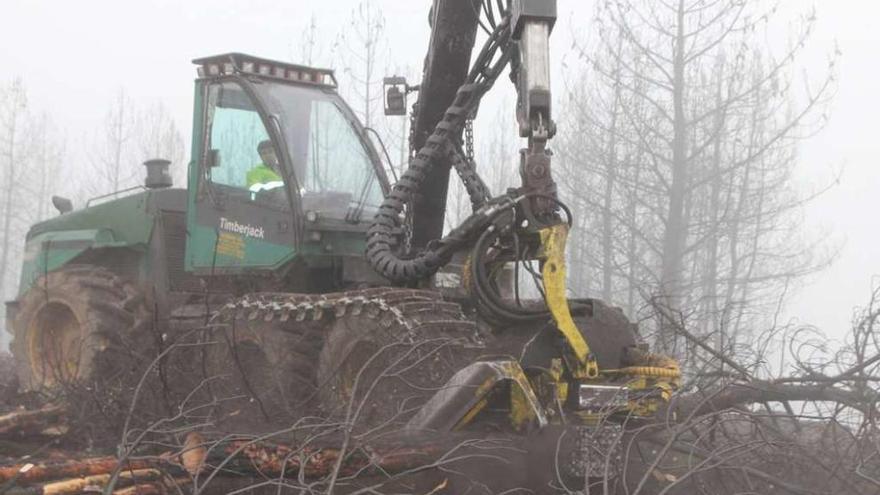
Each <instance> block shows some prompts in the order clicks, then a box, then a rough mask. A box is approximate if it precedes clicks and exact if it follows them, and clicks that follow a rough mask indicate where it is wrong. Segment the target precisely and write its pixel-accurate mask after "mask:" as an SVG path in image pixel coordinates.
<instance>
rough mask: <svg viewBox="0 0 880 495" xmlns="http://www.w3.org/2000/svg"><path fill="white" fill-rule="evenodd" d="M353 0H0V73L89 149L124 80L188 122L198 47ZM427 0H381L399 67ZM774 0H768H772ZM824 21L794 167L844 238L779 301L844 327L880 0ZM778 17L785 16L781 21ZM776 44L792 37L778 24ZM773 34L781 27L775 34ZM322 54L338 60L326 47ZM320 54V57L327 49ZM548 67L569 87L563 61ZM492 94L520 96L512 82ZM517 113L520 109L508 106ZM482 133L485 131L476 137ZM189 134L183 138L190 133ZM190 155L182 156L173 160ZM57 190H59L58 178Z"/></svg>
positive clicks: (792, 9)
mask: <svg viewBox="0 0 880 495" xmlns="http://www.w3.org/2000/svg"><path fill="white" fill-rule="evenodd" d="M357 3H358V1H357V0H322V1H320V2H314V1H304V0H288V1H269V0H249V1H242V0H211V1H208V0H186V1H171V0H139V1H131V0H80V1H68V0H55V1H49V0H2V2H0V4H2V5H0V81H2V83H3V84H6V83H8V82H9V81H10V80H11V79H12V78H13V77H16V76H20V77H22V78H23V80H24V83H25V86H26V87H27V90H28V95H29V102H30V105H31V108H32V109H33V110H36V111H37V112H39V111H46V112H48V113H49V114H50V115H51V116H52V117H53V118H54V120H55V122H56V123H57V124H58V125H59V127H61V128H62V129H63V130H64V133H65V135H66V138H67V157H68V160H67V163H68V168H69V169H73V168H75V167H76V166H78V164H82V163H83V162H84V157H83V154H84V149H83V147H82V146H81V145H80V143H81V142H82V141H83V139H84V137H85V136H88V135H91V134H93V132H94V130H95V129H96V128H98V126H100V125H101V122H102V119H103V116H104V113H105V112H106V110H107V107H108V106H109V105H110V103H111V101H112V98H113V95H114V94H115V93H116V91H117V90H118V89H119V88H121V87H124V88H125V90H126V92H127V93H128V95H129V96H130V97H131V98H132V99H134V100H135V101H137V102H138V104H142V105H149V104H152V103H155V102H159V101H161V102H163V103H164V104H165V105H166V107H167V108H168V109H169V110H171V112H172V113H173V115H174V118H175V120H176V122H177V124H178V126H179V127H180V128H181V129H182V130H183V131H184V132H185V133H186V135H187V136H188V134H189V126H190V121H191V115H190V113H191V105H192V79H193V78H194V76H195V70H194V67H193V66H192V65H191V64H190V60H191V59H193V58H196V57H200V56H204V55H210V54H216V53H223V52H229V51H241V52H245V53H252V54H255V55H260V56H264V57H267V58H277V59H281V60H296V59H298V58H299V54H300V51H299V47H298V46H297V45H298V42H299V40H300V33H301V32H302V30H303V29H304V27H305V26H306V25H307V24H308V23H309V20H310V18H311V16H312V14H313V13H314V14H315V16H316V18H317V21H318V26H319V28H321V29H322V30H323V32H326V39H324V40H323V41H324V43H322V44H323V45H324V46H325V47H328V48H329V46H330V45H331V44H332V42H333V39H334V38H335V37H336V36H337V34H338V33H339V31H340V30H341V29H344V26H345V22H346V21H347V20H348V18H349V15H350V11H351V9H352V8H353V7H354V6H355V5H356V4H357ZM430 3H431V2H430V0H374V4H375V5H377V6H380V7H382V8H383V9H384V11H385V16H386V19H387V21H388V24H387V27H386V35H387V37H388V45H389V47H388V49H389V50H390V51H392V53H393V56H394V59H395V60H396V61H398V62H399V63H400V64H401V67H389V68H388V69H389V71H394V72H401V73H402V72H407V70H406V69H407V67H408V69H409V75H410V76H411V77H412V76H415V75H416V74H417V73H418V70H419V68H420V67H421V63H422V59H423V57H424V54H425V51H426V48H427V43H428V26H427V10H428V7H429V5H430ZM768 3H769V2H768ZM780 3H781V7H782V14H781V16H780V19H792V18H794V17H795V16H796V15H798V13H802V12H804V11H806V10H808V8H809V5H810V3H809V2H806V1H802V0H782V1H781V2H780ZM559 5H560V10H561V19H560V22H559V25H558V29H557V31H556V32H555V33H554V43H555V49H556V52H555V54H554V55H555V58H556V59H557V61H561V60H562V59H563V58H564V57H565V56H566V54H567V52H568V49H569V47H570V46H571V37H572V33H573V30H585V29H586V28H587V27H588V26H589V20H590V17H591V13H592V11H593V2H592V0H559ZM815 6H816V10H817V14H818V17H819V21H818V26H817V31H816V33H815V36H814V37H813V39H812V41H811V46H810V47H808V50H807V53H806V54H807V56H806V58H805V59H804V63H803V64H802V65H803V67H802V69H803V70H804V71H806V74H808V77H809V74H811V73H816V72H817V71H818V72H821V71H822V70H823V69H824V67H825V59H826V56H827V54H828V53H829V52H831V51H833V50H834V47H835V42H836V43H837V45H838V46H839V47H840V50H841V51H842V52H843V58H842V63H841V66H840V70H839V74H840V81H839V89H838V93H837V96H836V99H835V102H834V104H833V105H832V107H831V121H830V124H829V125H828V126H827V128H826V129H825V130H824V131H823V132H822V133H820V134H819V135H817V136H815V137H813V138H812V139H811V140H810V141H808V142H806V143H804V144H803V145H802V147H801V154H800V155H801V159H800V164H799V166H798V169H797V179H798V182H799V183H800V184H802V186H803V187H804V189H805V190H810V189H811V188H815V187H819V186H820V185H822V184H824V183H827V181H828V180H830V178H832V177H834V175H835V173H836V171H838V170H840V169H842V170H843V175H842V178H841V181H840V184H839V185H837V186H836V187H834V188H833V189H832V190H831V191H829V192H828V193H826V194H824V195H823V196H821V197H820V198H819V199H818V200H816V201H815V202H814V203H812V204H811V205H810V206H809V207H808V208H807V210H806V213H805V217H804V227H805V229H806V230H807V231H808V232H814V233H819V234H820V235H823V236H827V237H828V238H829V239H830V240H831V242H830V243H829V245H830V246H842V248H841V251H840V255H839V257H838V259H837V261H836V263H835V264H834V265H833V266H832V267H831V268H829V269H827V270H825V271H824V272H822V273H821V274H818V275H816V276H813V277H811V278H810V279H809V280H808V284H807V286H806V287H803V288H802V289H800V290H798V291H797V292H796V293H795V294H794V297H793V298H792V299H791V304H790V305H789V307H788V308H787V309H786V311H785V312H784V314H783V320H784V321H786V320H788V319H790V318H797V319H798V320H799V321H800V322H803V323H812V324H815V325H817V326H819V327H821V328H823V329H824V330H825V331H827V332H828V333H829V334H831V335H834V336H836V337H839V338H843V337H844V336H845V333H846V331H847V328H848V326H849V320H850V316H851V313H852V310H853V308H854V307H856V306H858V305H860V304H863V303H865V302H866V301H867V299H868V296H869V291H870V289H871V287H872V283H874V282H877V278H876V276H877V275H880V247H878V244H880V220H878V213H877V212H878V210H880V208H878V207H880V167H878V163H877V162H878V160H880V136H878V132H877V125H876V124H875V121H874V119H876V118H877V116H878V114H880V104H878V97H877V91H878V90H880V68H878V62H880V54H878V47H880V33H878V31H880V29H878V26H877V21H876V20H877V19H878V18H880V2H876V1H875V0H819V1H816V2H815ZM781 27H784V25H783V26H781ZM778 37H779V39H771V40H768V42H769V43H771V44H778V43H781V42H784V40H785V35H784V31H780V32H779V36H778ZM771 38H773V36H771ZM326 56H327V53H326V51H325V53H324V60H322V61H324V62H325V64H324V65H332V60H326V58H327V57H326ZM319 59H320V57H319ZM558 65H559V67H560V70H559V73H557V74H554V77H555V78H556V82H557V87H556V89H557V95H560V94H561V92H562V85H561V84H560V79H561V78H562V77H564V74H563V73H562V69H561V67H562V66H561V63H560V64H558ZM500 86H502V87H503V89H502V90H501V91H500V93H499V94H495V95H492V96H491V98H490V100H489V102H488V103H487V104H486V105H484V114H489V115H492V114H494V113H495V112H492V111H485V109H486V108H492V107H493V106H497V105H499V104H500V102H502V101H505V98H506V100H507V101H512V98H511V96H510V95H511V91H510V89H509V85H505V84H500ZM511 115H512V109H511ZM478 139H479V137H478ZM187 142H188V141H187ZM175 165H177V166H185V165H184V164H175ZM59 192H63V191H59Z"/></svg>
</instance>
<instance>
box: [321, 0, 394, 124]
mask: <svg viewBox="0 0 880 495" xmlns="http://www.w3.org/2000/svg"><path fill="white" fill-rule="evenodd" d="M384 46H385V16H384V15H383V14H382V11H381V9H379V8H378V7H376V6H375V5H373V3H372V1H371V0H362V1H361V2H360V3H358V5H357V7H356V8H355V9H354V10H353V11H352V13H351V18H350V20H349V21H348V23H346V24H345V27H344V29H343V31H342V32H341V33H339V35H338V38H337V40H336V43H335V44H334V47H333V52H334V53H335V55H336V56H337V57H339V60H340V62H341V64H342V65H341V67H342V73H343V75H344V77H345V81H346V83H345V84H344V85H343V88H342V89H343V92H345V93H346V94H348V98H347V99H348V101H350V102H353V104H354V106H355V112H356V113H357V114H358V116H359V117H360V119H361V121H362V122H363V123H364V125H365V126H366V127H372V126H373V125H374V124H375V114H376V108H377V107H378V106H379V105H380V104H381V101H382V91H381V89H380V88H381V84H382V77H383V76H384V74H380V72H379V71H380V69H381V68H382V64H381V60H382V57H383V56H384V55H385V53H384V51H383V48H384Z"/></svg>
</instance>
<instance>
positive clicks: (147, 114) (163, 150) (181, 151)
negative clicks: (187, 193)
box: [137, 103, 187, 184]
mask: <svg viewBox="0 0 880 495" xmlns="http://www.w3.org/2000/svg"><path fill="white" fill-rule="evenodd" d="M137 143H138V154H139V157H140V159H139V160H138V163H142V162H144V161H145V160H148V159H151V158H164V159H166V160H169V161H170V162H171V164H172V165H171V167H172V173H173V177H174V181H175V183H177V184H186V171H187V158H186V146H185V145H184V142H183V135H182V134H181V133H180V130H179V129H178V127H177V124H176V123H175V122H174V119H173V118H172V116H171V114H170V113H169V112H168V110H167V109H166V108H165V105H163V104H162V103H156V104H155V105H153V106H151V107H149V108H147V109H145V110H142V111H141V112H140V114H139V117H138V122H137Z"/></svg>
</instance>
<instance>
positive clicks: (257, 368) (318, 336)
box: [7, 0, 680, 469]
mask: <svg viewBox="0 0 880 495" xmlns="http://www.w3.org/2000/svg"><path fill="white" fill-rule="evenodd" d="M484 3H485V2H481V1H480V0H435V1H434V4H433V7H432V10H431V16H430V22H431V26H432V30H431V40H430V47H429V52H428V55H427V57H426V59H425V67H424V72H423V79H422V81H421V84H420V85H418V86H408V85H407V84H406V82H405V80H403V79H400V78H389V79H387V80H386V95H385V104H386V105H385V106H386V113H388V114H392V115H393V114H397V115H405V114H406V113H407V104H406V99H407V94H408V93H410V92H415V91H418V101H417V102H416V104H415V105H414V106H413V107H412V115H411V119H412V131H411V136H410V144H411V158H410V161H409V166H408V168H407V170H405V171H404V172H403V174H402V175H401V176H400V177H399V178H397V179H396V180H395V182H394V183H391V181H389V179H388V177H387V175H386V168H385V166H384V165H383V163H382V161H381V159H380V155H379V154H378V153H377V150H376V148H375V147H374V145H373V144H372V141H371V140H370V138H369V137H368V132H369V130H368V129H365V128H364V126H363V125H362V124H361V123H360V122H359V121H358V119H357V118H356V117H355V115H354V113H353V112H352V110H351V109H350V108H349V106H348V105H347V104H346V103H345V102H344V101H343V100H342V98H340V96H339V95H338V94H337V83H336V79H335V77H334V74H333V72H332V71H329V70H324V69H317V68H312V67H304V66H299V65H292V64H288V63H282V62H276V61H271V60H266V59H262V58H256V57H252V56H248V55H242V54H227V55H219V56H213V57H207V58H202V59H198V60H195V61H194V63H195V65H196V66H197V68H198V78H197V79H196V81H195V98H194V101H195V104H194V110H193V128H192V129H193V138H192V155H191V156H192V159H191V162H190V164H189V171H188V188H187V189H175V188H172V187H171V181H170V179H169V174H168V165H169V164H168V162H167V161H163V160H151V161H149V162H147V163H146V167H147V170H148V173H147V179H146V182H145V184H144V186H143V187H142V188H139V190H137V191H127V192H125V194H116V195H115V196H114V197H113V198H112V199H110V198H101V199H99V200H98V201H96V202H95V203H96V204H93V205H91V206H87V207H86V208H83V209H78V210H72V208H71V207H70V204H69V202H68V201H65V200H63V199H61V198H55V203H56V207H58V209H59V210H60V211H61V213H62V214H61V215H59V216H58V217H56V218H53V219H51V220H48V221H45V222H42V223H39V224H37V225H34V226H33V227H32V228H31V229H30V231H29V233H28V235H27V242H26V249H25V256H24V266H23V270H22V276H21V286H20V292H19V294H18V297H17V298H16V300H14V301H11V302H9V303H7V308H8V311H7V318H8V323H7V328H8V329H9V331H11V332H12V333H13V334H14V342H13V344H12V351H13V353H14V357H15V362H16V366H17V373H18V378H19V382H20V386H21V387H22V388H24V389H27V390H32V391H33V390H37V391H38V390H49V389H52V388H53V387H58V386H60V385H61V384H64V383H68V382H77V381H78V382H90V381H91V382H97V381H99V380H101V379H102V377H104V376H106V375H107V374H108V373H112V369H110V368H108V367H112V366H119V365H121V362H123V361H124V363H125V365H130V366H134V365H137V364H143V365H144V366H145V365H147V364H149V363H150V362H151V361H152V360H153V358H154V357H155V356H156V354H157V352H156V350H157V346H160V347H161V344H162V341H163V340H169V339H173V336H174V335H180V334H181V333H184V332H188V331H192V329H194V328H206V327H207V328H210V331H211V332H214V337H216V338H214V339H213V342H214V344H213V345H211V346H208V350H207V351H205V352H203V353H202V355H201V356H200V358H201V360H202V361H203V363H204V365H203V366H202V369H203V371H204V372H206V373H208V374H209V376H212V377H218V378H217V381H220V382H222V381H225V382H226V383H227V384H228V385H229V386H230V387H232V388H234V389H235V390H236V391H238V392H240V394H238V395H240V396H243V397H245V398H246V399H247V400H246V401H245V402H246V403H247V404H259V407H260V409H261V411H262V414H264V415H265V416H266V418H267V419H268V420H270V421H271V420H274V419H279V418H289V417H290V415H292V414H294V415H295V414H300V415H306V414H315V411H319V412H321V413H326V414H329V415H334V414H335V415H339V414H344V411H345V405H346V404H351V403H352V402H353V401H358V400H360V401H363V408H362V409H363V411H362V414H361V416H360V417H361V418H362V426H361V427H362V428H363V429H364V430H367V429H370V428H373V429H378V428H399V427H406V428H411V429H416V430H433V431H468V430H481V429H490V430H492V431H508V432H511V434H520V433H528V432H535V431H541V430H543V429H545V428H548V427H553V426H554V425H555V426H558V427H560V428H563V429H566V428H567V429H571V430H574V431H589V430H591V429H595V428H600V427H601V428H608V427H609V425H610V427H612V428H614V427H615V425H618V426H617V427H620V428H622V426H620V425H622V424H624V423H625V422H626V421H629V420H631V419H632V418H640V417H647V416H650V415H652V414H653V413H655V412H656V411H657V410H658V409H660V408H662V407H663V406H664V404H665V403H666V402H667V401H668V400H669V397H670V395H671V393H672V392H673V391H674V390H675V389H676V387H677V386H678V381H679V378H680V372H679V369H678V366H677V364H676V363H675V362H674V361H672V360H670V359H667V358H663V357H661V356H656V355H652V354H650V353H649V352H647V349H646V347H645V346H644V345H643V344H642V343H641V342H640V341H639V340H638V336H637V333H636V329H635V327H634V325H632V324H631V323H630V322H629V321H628V320H627V319H626V318H625V317H624V315H623V313H622V312H621V311H619V310H617V309H615V308H612V307H610V306H608V305H606V304H604V303H602V302H600V301H597V300H591V299H574V300H570V299H569V298H568V295H567V292H566V285H565V284H566V239H567V237H568V233H569V228H570V226H571V225H572V218H571V214H570V211H569V210H568V209H567V208H566V206H565V204H564V203H563V200H562V199H561V198H559V196H558V195H557V190H556V185H555V183H554V179H553V175H552V173H551V172H552V166H551V164H552V153H551V152H550V149H549V143H550V142H551V140H552V138H553V137H554V134H555V133H556V124H555V122H554V120H553V113H552V111H551V110H552V109H551V101H552V93H551V84H550V72H551V68H550V35H551V32H552V30H553V27H554V23H555V20H556V2H555V0H508V1H507V2H502V1H501V0H499V1H498V2H497V4H495V3H493V2H491V1H489V2H488V5H484ZM481 11H482V14H481ZM479 25H483V27H484V28H485V29H486V30H487V32H488V37H487V39H486V40H485V42H484V43H483V46H482V48H481V49H480V50H479V51H478V52H476V54H475V55H474V54H473V53H472V51H473V49H474V46H475V44H476V39H477V30H478V27H479ZM508 67H509V68H510V72H511V79H512V80H513V81H514V83H515V86H516V89H517V93H518V95H519V97H518V104H517V115H518V123H519V131H520V136H521V137H522V138H523V139H524V140H525V143H526V144H525V147H524V149H523V150H522V152H521V157H520V163H519V164H518V166H519V173H520V176H521V185H520V186H519V187H517V188H512V189H510V190H508V191H505V192H500V193H499V192H497V191H496V192H490V191H489V189H488V188H487V186H486V185H485V183H484V182H483V181H482V180H481V178H480V175H479V173H478V170H477V168H476V166H475V164H474V161H473V158H472V155H471V153H469V152H468V151H467V150H468V149H469V148H470V146H469V144H471V143H468V138H469V136H470V135H471V134H470V132H466V131H467V130H469V121H470V120H471V119H473V118H474V117H475V116H476V114H477V111H478V107H479V104H480V101H481V99H482V98H483V96H484V95H485V94H486V93H487V92H488V91H489V90H490V89H491V88H492V87H493V85H494V83H495V82H496V80H497V78H498V77H499V76H500V75H501V74H502V72H503V71H504V70H505V69H506V68H508ZM512 165H513V164H512ZM453 169H454V170H455V172H456V174H457V175H458V176H459V178H460V179H461V180H462V182H463V184H464V186H465V189H466V190H467V193H468V195H469V198H470V201H471V203H472V207H473V213H472V215H471V216H470V217H469V218H467V219H466V220H465V221H464V222H463V223H462V224H461V225H458V226H457V227H455V228H454V229H452V230H451V231H449V232H448V233H447V234H446V235H444V230H443V228H444V215H445V210H446V197H447V190H448V185H449V179H450V172H451V170H453ZM523 278H529V279H534V280H536V281H537V282H538V283H537V284H536V285H537V289H536V290H535V292H534V293H535V294H538V293H540V295H541V297H537V298H535V300H526V299H525V298H524V296H523V293H524V292H525V290H524V289H522V290H521V288H520V285H521V284H520V280H521V279H523ZM132 346H135V349H136V350H137V352H134V353H132V352H131V347H132ZM123 347H127V348H128V354H127V356H130V357H131V359H129V358H126V359H125V360H119V359H113V358H112V355H113V353H114V352H121V351H120V350H119V349H120V348H123ZM139 359H140V361H139ZM233 395H235V394H233ZM600 425H601V426H600ZM582 437H583V436H582V435H581V436H578V438H582ZM573 465H574V466H575V467H574V468H573V469H578V467H577V463H574V464H573ZM581 468H583V466H581Z"/></svg>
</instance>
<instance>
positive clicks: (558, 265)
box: [541, 223, 599, 380]
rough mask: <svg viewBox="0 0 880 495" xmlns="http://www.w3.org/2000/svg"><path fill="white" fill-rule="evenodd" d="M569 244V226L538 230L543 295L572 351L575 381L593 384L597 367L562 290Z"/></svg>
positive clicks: (572, 367) (559, 225) (564, 289)
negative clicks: (566, 251)
mask: <svg viewBox="0 0 880 495" xmlns="http://www.w3.org/2000/svg"><path fill="white" fill-rule="evenodd" d="M567 241H568V225H566V224H564V223H561V224H558V225H554V226H552V227H548V228H546V229H543V230H541V246H542V253H541V254H542V256H541V257H542V260H543V262H544V267H543V270H542V273H543V275H544V291H545V297H546V298H547V307H548V308H549V309H550V314H552V315H553V321H554V322H555V323H556V327H557V328H559V331H561V332H562V334H563V335H564V336H565V340H566V341H567V342H568V345H569V346H570V347H571V351H572V354H573V355H574V359H575V362H574V363H569V366H570V368H571V372H572V374H573V375H574V377H575V378H581V379H588V380H592V379H595V378H598V377H599V363H598V362H597V361H596V356H595V355H593V353H592V352H591V351H590V346H589V344H587V341H586V340H585V339H584V337H583V335H582V334H581V332H580V330H578V328H577V325H575V323H574V318H572V317H571V309H570V308H569V306H568V295H567V294H566V288H565V278H566V269H565V244H566V242H567Z"/></svg>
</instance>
